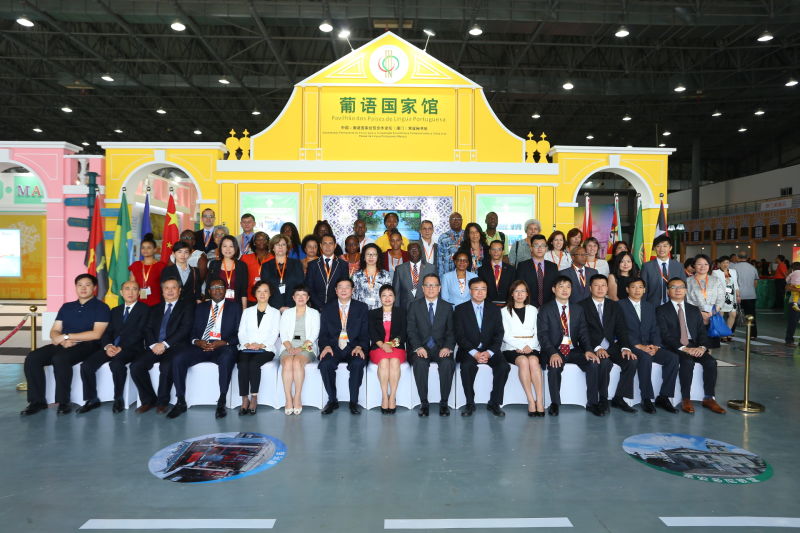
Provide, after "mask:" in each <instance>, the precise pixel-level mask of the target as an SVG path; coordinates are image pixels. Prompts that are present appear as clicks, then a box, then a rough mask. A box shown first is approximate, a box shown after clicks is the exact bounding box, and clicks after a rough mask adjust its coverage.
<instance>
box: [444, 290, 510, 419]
mask: <svg viewBox="0 0 800 533" xmlns="http://www.w3.org/2000/svg"><path fill="white" fill-rule="evenodd" d="M486 293H487V287H486V282H485V281H483V280H482V279H481V278H472V279H471V280H469V295H470V300H469V301H467V302H464V303H463V304H459V305H457V306H456V308H455V310H454V311H453V324H454V326H455V335H456V342H457V343H458V352H457V357H458V362H459V363H461V384H462V385H463V386H464V396H465V397H466V399H467V404H466V405H465V406H464V410H463V411H461V416H472V413H474V412H475V389H474V385H475V376H477V375H478V365H479V364H484V365H489V366H490V367H491V369H492V375H493V376H494V377H493V379H492V393H491V395H490V396H489V403H487V404H486V409H488V410H489V412H490V413H492V414H493V415H495V416H499V417H503V416H506V413H505V412H504V411H503V410H502V409H500V406H501V405H503V392H504V388H505V386H506V380H508V373H509V371H510V367H509V365H508V361H506V359H505V357H503V354H502V353H501V352H500V346H501V345H502V344H503V317H502V316H500V309H499V308H498V307H497V306H496V305H494V304H492V303H491V302H487V301H486Z"/></svg>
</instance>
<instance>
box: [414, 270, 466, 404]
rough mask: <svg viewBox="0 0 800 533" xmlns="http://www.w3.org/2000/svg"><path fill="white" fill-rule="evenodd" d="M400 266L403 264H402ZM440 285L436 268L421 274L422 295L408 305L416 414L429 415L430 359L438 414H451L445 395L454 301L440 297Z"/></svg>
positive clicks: (452, 366) (450, 381)
mask: <svg viewBox="0 0 800 533" xmlns="http://www.w3.org/2000/svg"><path fill="white" fill-rule="evenodd" d="M401 266H402V265H401ZM441 291H442V285H441V282H440V280H439V275H438V274H436V273H435V272H432V273H430V274H427V275H426V276H425V277H424V278H422V293H423V296H424V297H423V298H419V299H416V300H414V301H412V302H411V303H410V304H409V306H408V317H407V323H408V351H407V354H408V362H409V363H410V364H411V368H412V369H413V370H414V381H415V382H416V383H417V392H418V393H419V399H420V406H419V416H428V413H429V405H428V371H429V369H430V365H431V363H436V364H437V365H438V366H439V391H440V397H439V416H450V407H448V405H447V399H448V398H449V397H450V389H451V387H452V385H453V374H455V371H456V364H455V358H454V357H453V350H454V349H455V345H456V339H455V331H454V329H453V305H452V304H451V303H450V302H446V301H445V300H442V299H441V298H440V297H439V294H440V293H441Z"/></svg>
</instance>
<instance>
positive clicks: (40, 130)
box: [33, 128, 42, 133]
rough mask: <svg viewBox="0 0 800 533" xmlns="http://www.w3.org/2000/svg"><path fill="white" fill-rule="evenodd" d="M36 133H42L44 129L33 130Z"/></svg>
mask: <svg viewBox="0 0 800 533" xmlns="http://www.w3.org/2000/svg"><path fill="white" fill-rule="evenodd" d="M33 131H35V132H36V133H42V128H33Z"/></svg>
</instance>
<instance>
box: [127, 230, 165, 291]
mask: <svg viewBox="0 0 800 533" xmlns="http://www.w3.org/2000/svg"><path fill="white" fill-rule="evenodd" d="M139 250H140V253H141V254H142V260H141V261H134V263H133V264H132V265H131V266H129V267H128V270H129V271H130V273H131V275H130V277H129V278H128V279H129V280H130V281H135V282H136V283H138V284H139V301H140V302H142V303H143V304H145V305H147V306H148V307H153V306H154V305H156V304H159V303H161V271H162V270H164V267H166V266H167V264H166V263H162V262H161V261H156V241H155V239H153V234H152V233H148V234H147V235H145V236H144V238H143V239H142V243H141V244H140V245H139Z"/></svg>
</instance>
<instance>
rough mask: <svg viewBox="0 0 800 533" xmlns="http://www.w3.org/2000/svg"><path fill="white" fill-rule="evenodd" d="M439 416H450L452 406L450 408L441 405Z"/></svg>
mask: <svg viewBox="0 0 800 533" xmlns="http://www.w3.org/2000/svg"><path fill="white" fill-rule="evenodd" d="M439 416H450V406H448V405H440V406H439Z"/></svg>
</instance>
